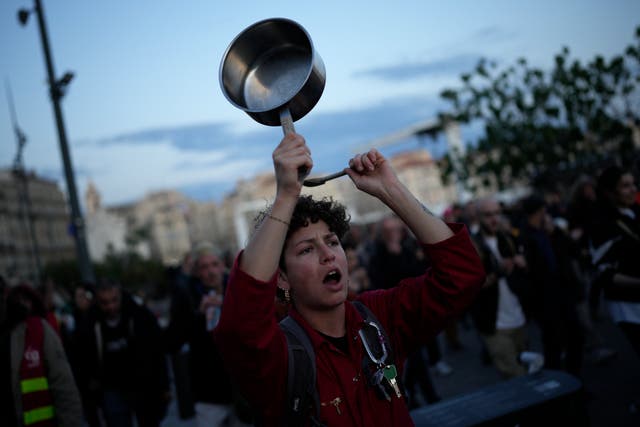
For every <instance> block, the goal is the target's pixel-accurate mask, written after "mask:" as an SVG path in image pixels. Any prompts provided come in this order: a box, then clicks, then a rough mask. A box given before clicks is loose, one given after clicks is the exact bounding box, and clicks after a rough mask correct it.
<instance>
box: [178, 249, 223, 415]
mask: <svg viewBox="0 0 640 427" xmlns="http://www.w3.org/2000/svg"><path fill="white" fill-rule="evenodd" d="M191 262H192V264H193V265H192V266H191V267H190V268H188V271H189V272H188V273H186V274H185V275H184V276H183V280H182V282H181V283H180V284H178V285H177V286H176V288H175V290H174V293H173V296H172V300H171V308H170V321H169V326H168V327H167V329H166V330H165V337H166V341H167V346H168V350H169V351H170V352H171V353H176V352H178V351H180V349H181V348H182V347H183V346H185V344H186V345H188V347H189V349H188V358H187V359H188V372H189V383H190V385H191V387H190V388H191V395H192V398H193V401H194V402H195V408H194V409H195V416H196V425H197V426H199V427H201V426H202V427H204V426H207V427H214V426H220V425H223V423H224V422H226V420H228V419H230V417H232V416H234V414H233V409H234V408H233V405H232V403H233V398H234V396H233V389H232V386H231V381H230V379H229V376H228V374H227V373H226V370H225V368H224V364H223V361H222V358H221V356H220V352H219V349H218V348H217V346H216V344H215V343H214V341H213V337H212V335H211V333H212V330H213V329H214V328H215V326H216V325H217V322H218V319H219V316H220V309H221V306H222V302H223V296H224V291H225V286H226V282H227V271H226V267H225V265H224V262H223V259H222V254H221V253H219V252H218V251H217V250H216V248H215V247H214V246H213V245H212V244H211V243H209V242H201V243H198V244H197V245H195V247H194V248H193V250H192V251H191V254H190V257H189V263H191ZM187 274H189V275H187Z"/></svg>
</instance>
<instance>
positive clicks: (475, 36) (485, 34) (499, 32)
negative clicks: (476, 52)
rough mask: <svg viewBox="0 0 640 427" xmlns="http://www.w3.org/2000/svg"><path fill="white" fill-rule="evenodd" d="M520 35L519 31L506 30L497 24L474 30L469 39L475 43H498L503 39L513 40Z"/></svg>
mask: <svg viewBox="0 0 640 427" xmlns="http://www.w3.org/2000/svg"><path fill="white" fill-rule="evenodd" d="M517 36H518V33H517V32H515V31H511V30H506V29H504V28H502V27H499V26H497V25H492V26H489V27H483V28H480V29H478V30H477V31H474V32H473V33H472V34H471V36H470V37H469V40H471V41H472V42H473V43H475V44H479V43H498V42H502V41H511V40H513V39H515V38H516V37H517Z"/></svg>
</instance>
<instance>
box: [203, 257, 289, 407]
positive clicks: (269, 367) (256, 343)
mask: <svg viewBox="0 0 640 427" xmlns="http://www.w3.org/2000/svg"><path fill="white" fill-rule="evenodd" d="M241 256H242V253H240V254H239V255H238V257H237V258H236V261H235V263H234V266H233V268H232V270H231V274H230V276H229V283H228V286H227V291H226V294H225V298H224V304H223V306H222V313H221V316H220V322H219V323H218V326H217V327H216V329H215V330H214V338H215V340H216V343H217V345H218V349H219V350H220V353H221V354H222V356H223V359H224V363H225V366H226V368H227V369H228V370H229V373H230V374H231V378H232V381H233V383H234V385H235V386H237V387H238V388H239V391H240V393H241V394H242V396H243V397H244V398H245V399H247V401H248V402H249V403H250V404H251V405H252V406H253V407H254V408H255V409H257V410H258V411H259V412H260V413H262V414H264V416H265V417H266V418H273V417H275V416H276V415H277V414H278V413H279V411H281V410H282V407H283V405H284V395H285V393H286V384H285V382H286V369H287V368H286V367H287V345H286V338H285V336H284V333H283V332H282V330H281V329H280V327H279V326H278V323H277V319H276V310H275V296H276V278H277V276H276V274H274V276H273V277H272V279H271V280H269V281H268V282H262V281H259V280H256V279H254V278H253V277H251V276H249V275H248V274H246V273H245V272H243V271H242V270H240V267H239V260H240V257H241ZM274 396H276V397H277V396H280V397H282V400H281V401H280V402H277V401H276V400H277V399H274ZM267 403H269V404H270V406H267V405H266V404H267ZM280 403H282V404H280Z"/></svg>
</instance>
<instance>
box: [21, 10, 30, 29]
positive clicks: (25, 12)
mask: <svg viewBox="0 0 640 427" xmlns="http://www.w3.org/2000/svg"><path fill="white" fill-rule="evenodd" d="M30 13H31V10H29V9H20V10H18V22H20V25H22V26H23V27H24V26H25V25H27V21H28V20H29V14H30Z"/></svg>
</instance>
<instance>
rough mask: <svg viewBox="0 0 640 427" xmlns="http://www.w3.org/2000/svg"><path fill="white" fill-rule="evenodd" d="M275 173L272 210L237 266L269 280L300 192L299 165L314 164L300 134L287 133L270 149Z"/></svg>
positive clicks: (276, 264) (250, 241) (309, 167)
mask: <svg viewBox="0 0 640 427" xmlns="http://www.w3.org/2000/svg"><path fill="white" fill-rule="evenodd" d="M272 157H273V165H274V168H275V173H276V186H277V191H276V198H275V200H274V202H273V206H272V209H271V213H270V214H269V215H268V216H267V217H266V218H265V220H264V221H262V224H260V226H259V228H258V230H256V232H255V233H254V234H253V236H252V237H251V239H250V240H249V243H248V244H247V247H246V248H245V250H244V254H243V256H242V260H241V262H240V268H241V269H242V270H243V271H244V272H245V273H247V274H249V275H250V276H252V277H254V278H256V279H258V280H262V281H267V280H269V279H270V278H271V277H272V276H273V274H274V273H275V271H276V270H277V268H278V261H279V260H280V253H281V252H282V247H283V246H284V241H285V238H286V236H287V229H288V223H289V221H290V219H291V215H292V214H293V210H294V208H295V206H296V203H297V201H298V197H299V196H300V191H301V189H302V182H301V181H300V180H299V178H298V169H299V168H300V167H306V168H308V169H309V170H310V169H311V167H312V166H313V161H312V160H311V152H310V151H309V148H308V147H307V144H306V143H305V140H304V138H303V137H302V136H300V135H298V134H295V133H290V134H288V135H286V136H285V137H284V138H283V139H282V141H281V142H280V144H279V145H278V147H276V149H275V150H274V152H273V156H272Z"/></svg>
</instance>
